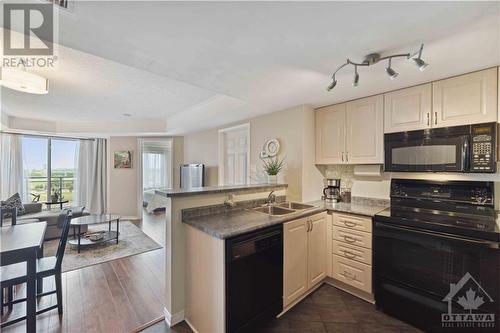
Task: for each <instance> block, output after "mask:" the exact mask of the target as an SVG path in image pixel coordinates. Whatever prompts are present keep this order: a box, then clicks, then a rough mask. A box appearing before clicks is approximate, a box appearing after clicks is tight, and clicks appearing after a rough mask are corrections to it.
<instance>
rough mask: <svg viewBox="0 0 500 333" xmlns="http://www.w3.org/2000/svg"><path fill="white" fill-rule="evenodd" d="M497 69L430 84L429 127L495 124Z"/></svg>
mask: <svg viewBox="0 0 500 333" xmlns="http://www.w3.org/2000/svg"><path fill="white" fill-rule="evenodd" d="M497 94H498V82H497V68H490V69H486V70H483V71H479V72H475V73H470V74H465V75H461V76H457V77H453V78H450V79H446V80H441V81H436V82H434V83H432V109H433V110H432V111H433V122H432V127H445V126H458V125H465V124H475V123H486V122H492V121H497V112H498V111H497Z"/></svg>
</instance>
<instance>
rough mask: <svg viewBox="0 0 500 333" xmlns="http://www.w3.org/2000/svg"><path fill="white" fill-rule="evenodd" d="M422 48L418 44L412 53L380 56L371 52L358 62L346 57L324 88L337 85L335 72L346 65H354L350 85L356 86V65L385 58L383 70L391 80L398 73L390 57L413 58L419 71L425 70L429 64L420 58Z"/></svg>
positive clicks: (372, 62)
mask: <svg viewBox="0 0 500 333" xmlns="http://www.w3.org/2000/svg"><path fill="white" fill-rule="evenodd" d="M423 50H424V44H422V45H420V49H419V50H418V51H417V52H415V53H413V54H412V53H404V54H393V55H389V56H386V57H381V56H380V54H378V53H372V54H369V55H367V56H366V57H365V59H364V60H363V62H360V63H357V62H353V61H351V60H350V59H347V61H346V62H345V63H344V64H342V65H341V66H340V67H339V68H337V70H336V71H335V72H334V73H333V75H332V83H330V85H329V86H328V87H327V88H326V90H327V91H330V90H332V89H333V88H335V86H336V85H337V80H336V78H335V75H336V74H337V72H338V71H340V70H341V69H342V68H344V67H345V66H347V65H353V66H354V80H353V82H352V85H353V86H354V87H357V86H358V84H359V74H358V66H371V65H375V64H376V63H378V62H379V61H381V60H386V59H387V60H388V61H389V64H388V66H387V67H386V68H385V72H386V73H387V75H388V76H389V78H390V79H391V80H393V79H395V78H396V77H397V76H398V75H399V73H398V72H396V71H395V70H394V69H393V68H392V66H391V60H392V58H403V57H404V58H406V59H411V60H413V62H414V63H415V65H416V66H417V67H418V69H419V70H420V71H423V70H425V68H426V67H427V66H429V64H427V63H426V62H425V61H424V60H422V51H423Z"/></svg>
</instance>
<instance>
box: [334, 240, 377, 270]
mask: <svg viewBox="0 0 500 333" xmlns="http://www.w3.org/2000/svg"><path fill="white" fill-rule="evenodd" d="M332 250H333V254H336V255H338V256H341V257H344V258H346V259H351V260H356V261H359V262H362V263H365V264H367V265H371V264H372V251H371V250H370V249H365V248H364V247H361V246H356V245H349V244H346V243H342V242H339V241H336V240H334V241H333V247H332Z"/></svg>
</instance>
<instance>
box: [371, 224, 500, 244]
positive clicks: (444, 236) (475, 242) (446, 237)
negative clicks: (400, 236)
mask: <svg viewBox="0 0 500 333" xmlns="http://www.w3.org/2000/svg"><path fill="white" fill-rule="evenodd" d="M375 227H377V228H385V229H392V230H399V231H405V232H410V233H415V234H421V235H426V236H433V237H438V238H445V239H451V240H455V241H461V242H466V243H474V244H477V245H482V246H487V247H489V248H492V249H498V248H499V244H498V243H497V242H491V241H481V240H475V239H471V238H463V237H457V236H451V235H444V234H441V233H432V232H427V231H420V230H415V229H411V228H404V227H395V226H392V225H388V224H385V223H381V222H375Z"/></svg>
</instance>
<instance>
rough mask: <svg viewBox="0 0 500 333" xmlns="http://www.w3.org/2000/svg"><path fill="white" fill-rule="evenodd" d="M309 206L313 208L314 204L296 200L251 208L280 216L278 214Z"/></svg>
mask: <svg viewBox="0 0 500 333" xmlns="http://www.w3.org/2000/svg"><path fill="white" fill-rule="evenodd" d="M309 208H314V206H312V205H306V204H302V203H298V202H282V203H278V204H275V205H266V206H262V207H257V208H254V209H253V210H254V211H256V212H259V213H263V214H267V215H271V216H280V215H287V214H292V213H295V212H297V211H301V210H306V209H309Z"/></svg>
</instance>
